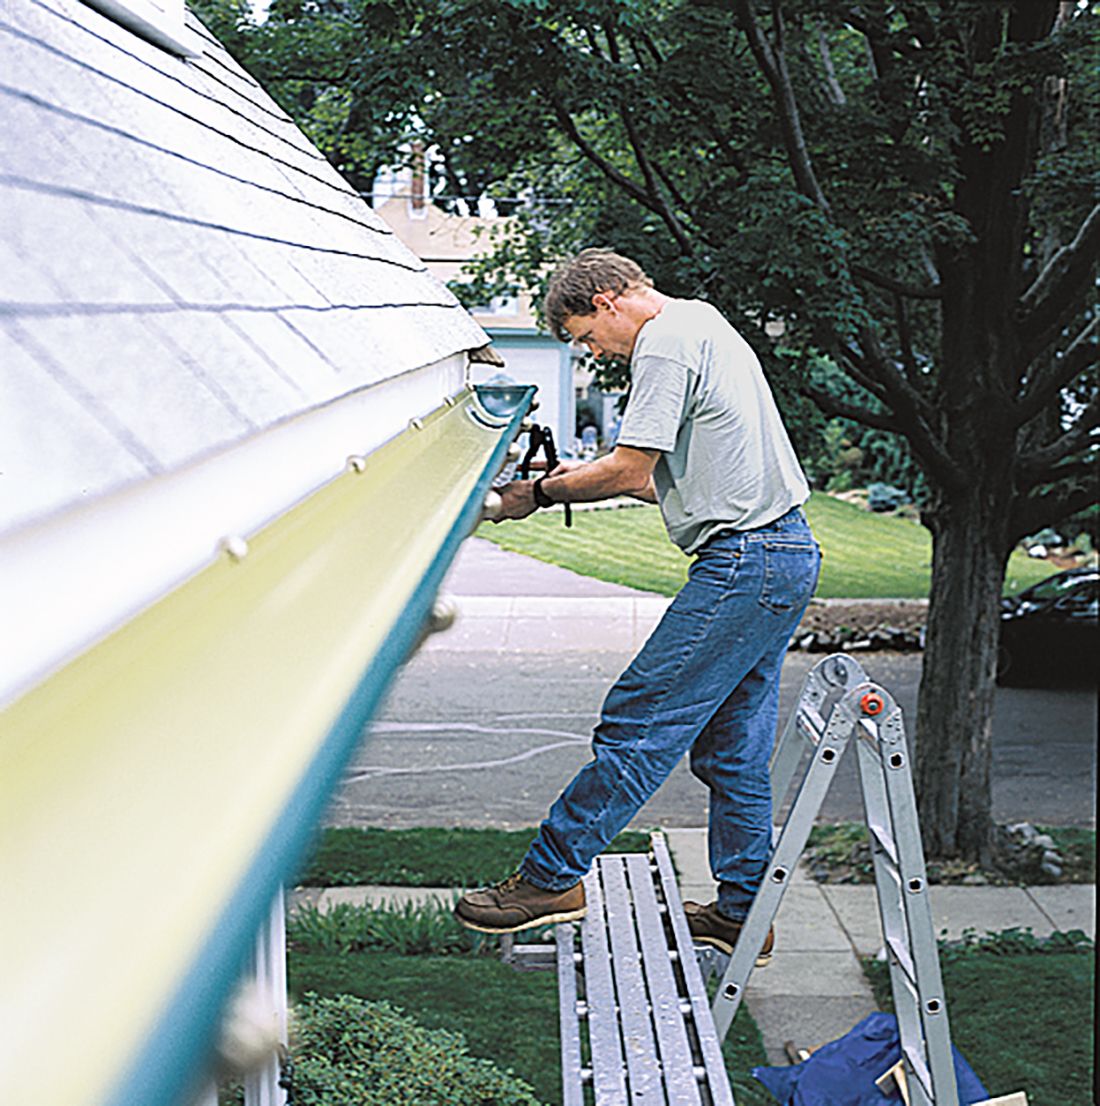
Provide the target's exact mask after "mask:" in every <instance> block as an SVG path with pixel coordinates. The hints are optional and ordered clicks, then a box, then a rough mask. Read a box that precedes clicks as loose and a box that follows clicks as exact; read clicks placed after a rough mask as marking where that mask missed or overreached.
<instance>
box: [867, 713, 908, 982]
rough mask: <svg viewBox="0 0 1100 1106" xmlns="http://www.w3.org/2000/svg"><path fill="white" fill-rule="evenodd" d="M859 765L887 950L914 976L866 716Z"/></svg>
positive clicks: (873, 734) (880, 773) (874, 735)
mask: <svg viewBox="0 0 1100 1106" xmlns="http://www.w3.org/2000/svg"><path fill="white" fill-rule="evenodd" d="M856 766H857V768H858V770H859V784H860V792H861V794H862V798H863V813H864V818H865V820H866V823H867V829H868V834H869V837H870V843H871V862H872V865H873V868H874V875H875V888H876V890H877V892H878V895H877V898H878V911H879V921H880V923H881V925H882V937H883V941H884V943H885V944H886V947H887V949H888V950H889V951H890V952H891V953H893V955H894V956H896V957H897V959H898V960H899V961H900V966H901V967H902V968H903V969H904V971H905V972H906V974H907V975H909V976H910V977H912V976H913V963H912V957H911V956H910V954H909V922H908V919H907V918H906V915H905V908H904V906H903V903H902V879H901V872H900V870H899V869H898V864H897V847H896V845H895V843H894V822H893V818H892V816H891V813H890V804H889V800H888V799H887V796H886V779H885V776H884V769H883V764H882V757H881V755H880V750H879V744H878V727H877V726H876V725H875V724H874V723H873V722H871V721H869V720H866V719H864V720H863V721H862V722H861V723H860V737H859V740H858V741H857V742H856Z"/></svg>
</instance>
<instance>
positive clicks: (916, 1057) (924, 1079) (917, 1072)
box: [904, 1048, 934, 1102]
mask: <svg viewBox="0 0 1100 1106" xmlns="http://www.w3.org/2000/svg"><path fill="white" fill-rule="evenodd" d="M904 1051H905V1059H906V1060H907V1061H908V1062H909V1065H910V1066H911V1068H912V1069H913V1075H914V1076H916V1078H917V1081H918V1082H919V1083H920V1085H921V1086H922V1087H923V1088H924V1093H925V1096H926V1097H927V1099H928V1101H929V1102H932V1101H934V1100H933V1098H932V1074H931V1072H929V1070H928V1065H927V1064H926V1063H925V1062H924V1057H923V1056H922V1055H921V1054H920V1052H919V1051H918V1050H917V1049H914V1048H907V1049H905V1050H904Z"/></svg>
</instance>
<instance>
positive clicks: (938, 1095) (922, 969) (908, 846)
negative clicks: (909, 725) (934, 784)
mask: <svg viewBox="0 0 1100 1106" xmlns="http://www.w3.org/2000/svg"><path fill="white" fill-rule="evenodd" d="M890 702H891V706H892V709H891V710H890V711H889V713H888V714H887V716H886V719H885V721H884V722H883V723H881V726H880V747H881V749H882V760H883V768H884V778H885V784H886V795H887V800H888V802H889V804H890V813H891V817H892V819H893V824H894V827H895V831H896V832H895V843H896V846H897V850H898V862H899V863H898V867H899V870H900V873H901V880H902V905H903V909H904V911H905V916H906V922H907V928H908V933H909V947H910V950H911V952H912V957H913V968H914V973H915V976H916V984H917V992H918V994H919V996H920V1018H921V1023H922V1025H923V1029H924V1041H925V1046H926V1049H927V1058H928V1066H929V1068H930V1070H931V1079H932V1093H933V1100H934V1102H935V1103H936V1106H958V1101H959V1093H958V1087H957V1084H956V1081H955V1063H954V1057H953V1055H952V1051H951V1030H950V1024H949V1021H948V1017H947V1001H946V999H945V997H944V989H943V978H942V973H941V971H940V958H939V950H938V948H937V946H936V935H935V929H934V926H933V922H932V904H931V900H930V897H929V893H928V876H927V872H926V870H925V864H924V848H923V846H922V844H921V838H920V824H919V821H918V818H917V801H916V794H915V792H914V789H913V776H912V771H911V769H910V767H909V765H910V760H909V750H908V748H907V745H906V740H905V726H904V723H903V720H902V714H901V710H900V708H898V707H897V705H896V704H894V703H893V702H892V700H890Z"/></svg>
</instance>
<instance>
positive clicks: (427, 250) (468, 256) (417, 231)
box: [375, 171, 576, 453]
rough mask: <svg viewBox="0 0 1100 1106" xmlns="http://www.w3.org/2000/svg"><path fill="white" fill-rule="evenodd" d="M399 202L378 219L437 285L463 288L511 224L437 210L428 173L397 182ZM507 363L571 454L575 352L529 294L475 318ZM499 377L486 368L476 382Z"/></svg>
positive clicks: (383, 206) (382, 203)
mask: <svg viewBox="0 0 1100 1106" xmlns="http://www.w3.org/2000/svg"><path fill="white" fill-rule="evenodd" d="M391 183H392V186H393V188H394V190H395V191H396V192H397V195H392V196H389V197H387V198H384V199H380V200H379V199H376V201H375V211H376V212H377V213H378V214H379V215H380V216H381V217H382V218H383V219H385V221H386V222H387V223H388V224H389V225H390V226H391V227H392V228H393V229H394V231H395V232H396V234H397V236H398V238H400V239H401V241H402V242H404V243H405V245H406V246H408V247H409V249H410V250H412V252H413V253H414V254H416V256H417V257H419V258H420V259H421V260H422V261H424V262H425V263H426V264H427V266H428V269H429V271H430V272H431V273H432V275H433V276H435V277H436V278H437V279H439V280H441V281H444V282H451V281H455V280H462V278H463V272H462V270H463V268H464V266H465V265H466V264H467V263H468V262H470V261H472V260H473V259H474V258H475V257H478V256H481V255H484V254H487V253H489V252H490V250H491V249H492V239H493V234H494V232H496V231H499V230H501V229H503V227H504V225H505V222H506V220H504V219H501V218H486V217H483V216H477V215H452V214H449V213H448V212H445V211H442V210H441V209H440V208H438V207H436V206H435V204H433V203H432V202H431V201H430V199H429V198H428V195H427V189H426V186H425V178H424V175H423V173H417V172H409V171H406V172H404V173H399V174H397V176H396V177H395V178H394V180H393V181H392V182H391ZM471 314H472V315H473V317H474V318H475V319H476V320H477V321H478V323H480V324H481V326H482V327H484V329H485V330H486V332H487V333H488V334H489V336H490V337H491V338H492V340H493V349H494V350H496V351H497V352H499V353H500V354H501V356H502V357H503V358H504V360H505V369H504V371H505V372H506V373H507V374H508V375H509V376H511V377H513V378H514V379H515V380H517V381H519V382H520V383H524V384H534V385H536V386H537V387H538V390H539V392H538V402H539V409H538V411H537V412H536V414H535V419H536V420H537V421H538V422H540V423H543V424H545V425H548V426H550V427H552V428H553V430H554V436H555V438H556V439H557V441H558V443H559V447H560V448H561V451H562V452H563V453H564V452H567V451H570V450H571V449H572V446H573V438H574V435H575V434H576V427H575V394H574V380H573V365H574V361H575V356H574V354H573V352H572V351H571V350H570V347H569V346H567V345H565V344H564V343H562V342H559V341H557V340H556V339H555V338H553V337H552V336H551V335H550V334H548V333H547V332H546V331H545V330H542V329H540V328H539V326H538V323H537V320H536V319H535V315H534V310H533V305H532V303H531V297H530V296H529V295H528V294H527V293H526V292H523V293H520V294H519V295H517V296H514V297H509V298H507V299H499V300H494V301H493V302H492V303H490V304H485V305H483V306H481V307H475V308H473V309H472V310H471ZM496 371H499V370H496V369H493V368H492V367H491V366H488V365H482V366H479V367H478V369H477V370H476V371H475V377H474V379H475V380H477V381H481V380H485V379H488V378H489V376H491V375H492V374H493V373H494V372H496Z"/></svg>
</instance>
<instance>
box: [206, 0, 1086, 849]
mask: <svg viewBox="0 0 1100 1106" xmlns="http://www.w3.org/2000/svg"><path fill="white" fill-rule="evenodd" d="M227 2H229V3H233V0H207V10H208V11H210V10H211V5H218V4H222V5H224V4H225V3H227ZM214 14H215V16H217V14H218V13H217V12H216V11H215V12H214ZM223 18H224V9H223ZM1097 23H1098V19H1097V12H1096V10H1095V7H1094V6H1093V5H1091V4H1086V3H1083V2H1082V3H1073V2H1061V3H1060V2H1059V0H726V2H718V0H715V2H710V3H700V2H698V0H658V2H655V3H654V2H642V0H559V2H554V0H492V2H490V0H408V2H405V0H274V3H273V6H272V14H271V18H270V19H269V20H268V22H267V23H266V24H265V25H264V26H263V27H262V28H255V27H247V26H242V27H241V28H240V29H239V31H240V33H239V34H238V42H237V45H238V49H240V50H242V51H243V52H244V53H245V54H246V55H247V57H246V61H247V62H248V63H249V64H250V65H251V66H252V67H253V68H255V69H259V70H260V71H261V72H262V74H263V76H264V79H265V81H266V82H267V83H268V84H269V86H271V87H274V88H275V89H276V90H277V93H278V94H279V95H280V97H281V98H282V100H283V102H284V105H285V106H287V107H288V109H289V110H291V111H292V112H294V113H295V114H296V115H297V116H298V117H299V118H300V119H301V120H303V121H304V122H305V123H306V125H307V126H308V127H309V129H310V130H311V133H312V134H313V135H314V137H315V138H316V139H317V140H318V141H319V142H320V143H321V144H322V146H323V147H324V148H325V150H326V152H327V153H328V154H329V156H330V157H331V158H332V159H333V161H334V163H336V164H337V165H338V166H339V167H340V168H342V169H343V170H344V171H345V172H346V173H348V174H349V175H350V176H351V178H352V179H353V180H356V181H358V182H359V184H360V186H361V187H364V188H368V187H369V182H370V180H371V178H372V176H373V173H374V171H375V169H376V168H377V167H378V165H380V164H382V163H384V162H386V161H392V160H393V159H394V156H395V151H396V150H398V149H399V148H400V146H401V144H402V142H407V141H408V139H409V137H410V136H411V135H413V134H419V135H421V136H423V137H424V138H425V139H426V140H428V141H430V142H431V143H433V144H434V146H435V148H436V149H437V150H438V151H439V161H438V171H439V172H440V173H441V174H442V181H443V190H444V191H445V192H447V193H449V194H452V195H466V196H471V195H475V196H476V195H483V194H486V193H493V192H495V193H496V194H497V195H499V196H501V197H509V198H510V199H507V200H505V199H502V200H501V206H502V208H504V209H505V210H508V211H512V212H514V213H515V214H517V215H518V216H519V218H518V219H517V221H516V222H515V224H514V226H515V228H517V230H516V233H514V234H513V235H512V236H511V237H510V238H509V239H507V240H503V241H501V242H500V243H498V254H499V261H500V265H499V266H498V271H506V272H508V271H510V272H512V273H516V272H520V273H527V274H529V276H530V278H531V279H532V280H533V281H537V279H538V274H539V273H540V272H542V271H544V266H545V263H546V262H547V261H548V260H552V259H553V258H554V257H555V256H558V255H561V254H562V253H565V252H568V251H569V250H571V249H573V248H575V247H577V246H579V245H586V244H598V243H602V244H612V245H615V246H616V247H618V248H621V249H623V251H624V252H630V253H633V254H634V255H636V256H638V257H639V259H640V260H642V261H643V262H644V263H645V264H646V265H647V267H648V268H649V269H650V271H651V272H652V273H654V275H655V276H656V277H657V279H658V283H659V284H661V286H662V287H666V288H668V289H669V290H671V291H674V292H678V293H681V294H694V295H704V296H706V297H708V298H710V299H711V300H713V301H714V302H715V303H717V304H718V305H719V306H720V307H721V308H722V309H723V310H725V311H726V312H727V313H729V314H730V315H731V317H735V318H736V319H737V320H738V321H739V325H741V326H743V327H744V328H745V329H746V330H747V331H748V333H749V337H750V340H752V341H753V342H754V344H756V345H757V348H758V349H759V351H760V352H761V354H762V355H763V356H764V358H765V363H766V364H767V366H768V367H769V370H770V371H771V372H772V374H773V379H774V380H775V382H776V383H777V384H778V385H779V387H780V391H781V394H782V400H783V402H784V403H785V404H786V406H787V408H788V411H787V413H788V420H789V421H793V422H794V423H795V424H796V437H797V436H800V435H799V433H798V430H799V429H800V428H801V427H802V426H803V425H804V424H805V423H806V421H807V420H806V419H805V418H804V416H805V408H802V409H801V411H800V410H799V409H798V408H797V406H796V396H797V395H801V396H802V397H804V398H803V402H805V397H808V398H809V399H812V400H813V401H814V403H816V404H817V405H818V406H819V408H820V409H821V410H822V411H824V412H825V413H826V414H828V415H830V416H843V417H846V418H852V419H856V420H858V421H860V422H862V423H864V424H866V425H869V426H871V427H875V428H878V429H880V430H883V431H888V432H891V433H894V434H897V435H898V436H899V439H900V440H902V441H904V442H905V443H906V446H907V448H908V450H909V451H910V452H911V454H912V456H913V457H914V458H915V459H916V461H917V462H918V463H919V465H920V466H921V469H922V470H923V473H924V477H925V486H926V488H927V495H926V501H925V503H924V509H923V513H922V520H923V522H924V524H925V525H926V526H927V527H928V528H929V529H930V531H931V532H932V537H933V566H932V591H931V603H930V610H929V622H928V634H927V648H926V652H925V659H924V674H923V679H922V685H921V694H920V706H919V711H918V718H917V727H916V738H917V740H916V745H917V750H918V770H917V784H918V794H919V799H920V805H921V813H922V824H923V827H924V836H925V844H926V848H927V849H928V851H929V852H930V853H931V854H933V855H937V856H957V855H961V856H965V857H968V858H972V859H987V858H988V850H989V845H990V841H991V831H992V817H991V786H990V782H991V781H990V765H991V740H990V737H991V729H990V728H991V716H992V707H993V686H994V685H993V678H994V669H995V662H996V650H997V638H998V628H999V609H1000V602H999V601H1000V593H1001V587H1002V583H1003V578H1004V570H1005V562H1006V559H1007V556H1008V554H1009V552H1010V550H1011V549H1012V547H1013V545H1014V544H1015V543H1016V542H1017V540H1018V539H1019V538H1020V537H1021V536H1023V535H1026V534H1028V533H1030V532H1033V531H1035V530H1037V529H1039V528H1040V527H1041V526H1043V525H1045V524H1048V523H1051V522H1057V521H1059V520H1060V519H1062V518H1064V517H1066V516H1067V515H1069V514H1072V513H1073V512H1075V511H1077V510H1079V509H1081V508H1082V507H1084V506H1086V505H1088V504H1089V503H1091V502H1094V501H1095V498H1096V496H1095V468H1094V463H1095V452H1096V449H1097V438H1096V429H1097V425H1098V421H1100V420H1098V416H1100V398H1098V389H1097V385H1096V375H1095V365H1096V361H1097V322H1096V309H1095V302H1094V299H1095V289H1096V284H1095V274H1096V269H1095V260H1096V254H1097V249H1096V247H1097V245H1098V243H1100V208H1098V207H1097V206H1096V197H1097V181H1096V176H1097V164H1096V150H1095V146H1094V145H1093V142H1094V135H1095V133H1096V127H1097V124H1098V122H1100V102H1098V101H1100V95H1098V92H1097V83H1096V74H1095V71H1094V68H1093V62H1094V59H1095V57H1096V51H1097V44H1098V34H1097ZM224 29H226V28H225V27H223V30H224ZM512 197H519V200H518V201H513V200H512V199H511V198H512ZM769 324H770V325H769ZM823 366H826V367H829V370H828V371H827V372H826V371H824V370H823V368H822V367H823ZM838 372H839V373H842V374H843V375H844V378H845V383H844V384H843V386H838V385H837V381H836V374H837V373H838Z"/></svg>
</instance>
